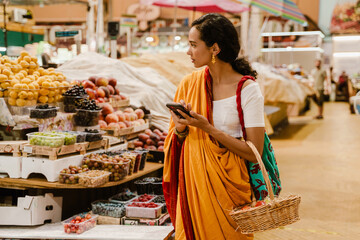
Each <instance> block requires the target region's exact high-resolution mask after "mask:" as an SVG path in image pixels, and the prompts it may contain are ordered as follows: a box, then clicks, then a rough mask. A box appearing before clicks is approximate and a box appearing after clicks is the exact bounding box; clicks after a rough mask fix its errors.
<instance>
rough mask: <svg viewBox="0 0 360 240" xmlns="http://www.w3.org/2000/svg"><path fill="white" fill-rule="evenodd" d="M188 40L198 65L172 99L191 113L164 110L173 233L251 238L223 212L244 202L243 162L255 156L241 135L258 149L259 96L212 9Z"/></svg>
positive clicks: (226, 24)
mask: <svg viewBox="0 0 360 240" xmlns="http://www.w3.org/2000/svg"><path fill="white" fill-rule="evenodd" d="M189 43H190V47H189V50H188V52H187V54H188V55H189V56H190V58H191V60H192V62H193V63H194V66H195V67H197V68H199V67H203V66H206V68H204V69H202V70H199V71H196V72H193V73H192V74H190V75H188V76H186V77H185V78H184V79H183V80H182V81H181V83H180V85H179V86H178V89H177V92H176V95H175V98H174V102H175V103H180V104H181V105H182V106H183V107H184V108H185V109H186V110H188V111H190V114H191V116H192V117H190V116H188V115H187V114H185V113H183V112H181V111H180V110H179V109H177V111H178V112H179V113H180V114H181V115H182V116H183V118H180V117H179V116H178V115H176V114H175V113H174V112H173V111H170V112H171V116H172V118H171V121H170V127H169V134H168V137H167V139H166V140H165V150H164V151H165V164H164V178H163V188H164V195H165V199H166V204H167V207H168V210H169V213H170V216H171V220H172V223H173V225H174V227H175V238H176V239H188V240H191V239H206V240H209V239H217V240H220V239H253V235H251V234H250V235H242V234H241V233H240V232H239V231H236V229H237V225H236V223H235V222H234V221H233V220H232V219H231V217H230V216H229V212H230V211H231V210H232V208H233V207H234V206H239V205H243V204H246V203H249V202H250V201H251V200H250V196H251V189H250V183H249V174H248V171H247V167H246V162H245V161H246V160H247V161H252V162H256V158H255V156H254V154H253V152H252V150H251V149H250V148H249V147H248V145H247V144H246V143H245V142H244V141H241V138H242V137H244V136H245V135H246V138H247V140H250V141H251V142H252V143H253V144H254V145H255V147H256V148H257V149H258V151H259V153H260V154H262V151H263V149H262V148H263V144H264V126H265V124H264V115H263V114H264V113H263V112H264V99H263V96H262V94H261V91H260V88H259V85H258V84H257V83H256V82H255V81H253V80H254V78H252V77H256V72H255V71H254V70H253V69H252V68H251V66H250V64H249V63H248V62H247V61H246V60H245V59H243V58H238V53H239V51H240V44H239V38H238V34H237V32H236V29H235V28H234V26H233V24H232V23H231V22H230V21H229V20H228V19H227V18H226V17H224V16H222V15H220V14H207V15H204V16H202V17H200V18H199V19H197V20H195V21H194V22H193V23H192V27H191V29H190V32H189ZM250 76H252V77H250ZM250 78H252V80H248V81H246V80H247V79H250ZM239 82H241V86H240V84H239ZM237 91H238V92H237ZM240 93H241V94H240ZM239 110H240V111H242V112H243V116H244V117H243V119H239V116H240V115H239V114H238V111H239ZM240 122H243V123H244V126H241V123H240ZM242 127H244V128H242ZM242 129H245V132H243V131H242ZM245 159H246V160H245Z"/></svg>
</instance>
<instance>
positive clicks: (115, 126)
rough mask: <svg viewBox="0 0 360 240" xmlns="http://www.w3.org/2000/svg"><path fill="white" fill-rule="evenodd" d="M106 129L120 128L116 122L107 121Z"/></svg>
mask: <svg viewBox="0 0 360 240" xmlns="http://www.w3.org/2000/svg"><path fill="white" fill-rule="evenodd" d="M107 129H111V130H116V129H120V127H119V124H118V123H114V122H112V123H109V125H108V127H107Z"/></svg>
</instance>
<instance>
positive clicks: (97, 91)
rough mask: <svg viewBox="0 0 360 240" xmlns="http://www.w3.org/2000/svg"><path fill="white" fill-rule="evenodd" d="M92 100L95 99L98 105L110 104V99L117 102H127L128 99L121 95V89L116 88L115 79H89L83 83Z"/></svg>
mask: <svg viewBox="0 0 360 240" xmlns="http://www.w3.org/2000/svg"><path fill="white" fill-rule="evenodd" d="M81 84H82V86H83V87H84V88H85V91H86V93H87V94H88V95H89V98H90V99H94V100H95V101H96V103H105V102H109V98H115V99H116V100H126V99H127V97H126V96H124V95H122V94H120V90H119V88H117V87H116V84H117V81H116V79H115V78H104V77H94V76H93V77H89V79H88V80H84V81H82V82H81Z"/></svg>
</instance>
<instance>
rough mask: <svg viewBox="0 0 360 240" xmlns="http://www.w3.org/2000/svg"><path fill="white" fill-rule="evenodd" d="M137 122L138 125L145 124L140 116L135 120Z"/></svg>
mask: <svg viewBox="0 0 360 240" xmlns="http://www.w3.org/2000/svg"><path fill="white" fill-rule="evenodd" d="M136 121H137V122H138V123H140V125H142V124H145V120H144V119H142V118H140V119H138V120H136Z"/></svg>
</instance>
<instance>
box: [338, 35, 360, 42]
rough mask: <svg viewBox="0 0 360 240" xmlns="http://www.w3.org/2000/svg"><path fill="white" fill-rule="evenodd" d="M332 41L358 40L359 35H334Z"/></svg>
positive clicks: (359, 38)
mask: <svg viewBox="0 0 360 240" xmlns="http://www.w3.org/2000/svg"><path fill="white" fill-rule="evenodd" d="M332 39H333V40H334V41H354V40H360V35H356V36H336V37H333V38H332Z"/></svg>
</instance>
